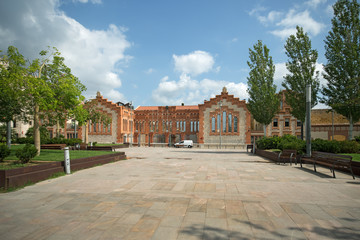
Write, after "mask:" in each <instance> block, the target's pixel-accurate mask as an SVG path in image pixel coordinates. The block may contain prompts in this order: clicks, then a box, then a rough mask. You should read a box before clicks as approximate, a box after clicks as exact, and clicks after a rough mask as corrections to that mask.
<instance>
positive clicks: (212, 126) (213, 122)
mask: <svg viewBox="0 0 360 240" xmlns="http://www.w3.org/2000/svg"><path fill="white" fill-rule="evenodd" d="M211 131H212V132H215V117H212V118H211Z"/></svg>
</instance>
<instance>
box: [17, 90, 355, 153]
mask: <svg viewBox="0 0 360 240" xmlns="http://www.w3.org/2000/svg"><path fill="white" fill-rule="evenodd" d="M279 95H280V98H281V101H280V109H279V112H278V114H276V115H275V117H274V118H273V121H272V123H271V124H269V125H268V126H266V135H267V136H283V135H287V134H290V135H293V136H297V137H300V135H301V122H300V121H298V120H297V119H296V118H295V117H293V116H292V115H291V113H290V106H289V105H288V104H287V103H286V101H285V93H284V91H282V92H280V93H279ZM92 101H94V102H95V103H96V107H97V109H98V110H99V111H101V112H102V113H105V114H106V115H108V116H109V117H110V118H111V123H110V124H104V123H97V122H90V123H89V124H88V125H87V127H85V126H77V125H76V122H75V121H71V120H69V121H68V122H67V123H66V124H65V127H64V128H61V129H59V133H60V134H62V135H64V136H65V138H76V137H77V138H81V139H82V140H83V141H85V139H86V137H85V135H86V134H87V135H88V142H98V143H131V144H135V145H139V146H140V145H142V146H168V145H169V146H172V145H173V144H174V143H176V142H180V141H181V140H193V142H194V143H195V146H199V147H204V148H243V147H245V145H246V144H250V143H253V142H254V140H256V139H257V138H260V137H263V136H264V129H263V125H262V124H259V123H258V122H256V121H255V120H254V119H253V118H252V116H251V114H250V112H249V110H248V109H247V105H246V102H245V100H239V98H235V97H234V96H233V95H229V94H228V92H227V89H226V88H225V87H224V88H223V90H222V92H221V94H220V95H216V96H215V97H214V98H211V99H210V100H205V101H204V102H203V103H201V104H199V105H184V104H182V105H181V106H139V107H137V108H136V109H135V110H134V108H133V106H132V104H130V103H126V104H124V103H121V102H117V103H113V102H111V101H109V100H107V99H106V98H103V96H102V95H101V94H100V93H99V92H98V93H97V96H96V98H95V99H93V100H92ZM14 124H15V125H14V127H16V129H17V132H18V135H19V137H22V136H25V133H26V131H27V129H28V128H29V127H31V126H32V123H31V122H29V123H28V124H22V123H21V122H20V121H19V122H16V123H14ZM311 125H312V126H311V137H312V138H313V139H316V138H321V139H326V140H331V139H335V140H345V139H347V138H348V132H349V122H348V121H347V119H346V118H344V117H343V116H341V115H339V114H336V113H333V112H331V111H329V110H327V109H314V110H312V111H311ZM48 130H49V133H50V137H55V136H56V130H57V128H56V127H48ZM304 132H305V131H304ZM75 133H76V134H75ZM359 135H360V122H358V123H354V127H353V136H359Z"/></svg>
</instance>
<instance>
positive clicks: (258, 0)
mask: <svg viewBox="0 0 360 240" xmlns="http://www.w3.org/2000/svg"><path fill="white" fill-rule="evenodd" d="M334 2H335V0H304V1H302V0H271V1H269V0H251V1H248V0H246V1H245V0H244V1H242V0H241V1H240V0H196V1H194V0H153V1H149V0H31V1H29V0H16V1H14V0H1V1H0V50H3V51H6V49H7V47H8V46H9V45H14V46H16V47H17V48H18V49H19V50H20V52H21V53H22V54H23V55H24V56H25V57H26V58H28V59H33V58H37V57H39V55H38V53H39V52H40V51H41V50H44V49H46V48H47V46H54V47H57V48H58V49H59V50H60V52H61V53H62V55H63V56H64V57H65V59H66V64H67V65H68V66H69V67H70V68H71V69H72V71H73V73H74V75H76V76H77V77H78V78H79V79H80V80H81V81H82V83H83V84H85V85H86V87H87V91H86V92H85V93H84V95H85V96H86V97H87V98H92V97H94V96H95V95H96V92H97V91H100V92H101V93H102V94H103V96H104V97H105V98H108V99H109V100H112V101H114V102H116V101H123V102H129V101H132V102H133V104H134V105H135V106H139V105H145V106H150V105H180V104H181V103H185V104H186V105H190V104H199V103H202V102H203V101H204V100H205V99H207V100H208V99H209V98H210V97H214V96H215V95H216V94H220V92H221V90H222V87H223V86H226V87H227V88H228V91H229V92H230V93H231V94H233V95H235V97H239V98H240V99H247V97H248V95H247V93H246V89H247V77H248V74H249V68H248V65H247V61H248V59H249V48H252V47H253V45H254V44H255V43H256V42H257V40H262V41H263V43H264V44H266V45H267V46H268V48H269V49H270V54H271V55H272V57H273V61H274V63H275V66H276V73H275V83H276V85H277V86H278V89H279V90H280V89H281V82H282V80H283V76H284V74H286V67H285V62H286V61H287V57H286V55H285V52H284V44H285V41H286V39H287V37H288V36H289V35H290V34H294V33H295V28H296V25H299V26H302V27H303V28H304V30H305V31H306V32H307V33H308V34H309V36H310V38H311V41H312V46H313V48H315V49H317V50H318V52H319V58H318V63H317V67H318V70H319V71H321V70H322V64H323V63H326V59H325V57H324V39H325V37H326V35H327V33H328V31H329V30H330V28H331V18H332V14H333V13H332V7H331V6H332V5H333V4H334ZM321 81H322V83H324V80H323V79H321ZM321 107H324V106H318V108H321Z"/></svg>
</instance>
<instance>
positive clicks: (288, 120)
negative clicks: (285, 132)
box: [285, 118, 290, 127]
mask: <svg viewBox="0 0 360 240" xmlns="http://www.w3.org/2000/svg"><path fill="white" fill-rule="evenodd" d="M285 127H290V119H289V118H285Z"/></svg>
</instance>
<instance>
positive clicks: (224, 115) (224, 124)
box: [223, 112, 226, 132]
mask: <svg viewBox="0 0 360 240" xmlns="http://www.w3.org/2000/svg"><path fill="white" fill-rule="evenodd" d="M223 132H226V112H223Z"/></svg>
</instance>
